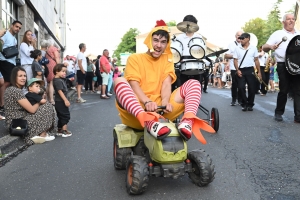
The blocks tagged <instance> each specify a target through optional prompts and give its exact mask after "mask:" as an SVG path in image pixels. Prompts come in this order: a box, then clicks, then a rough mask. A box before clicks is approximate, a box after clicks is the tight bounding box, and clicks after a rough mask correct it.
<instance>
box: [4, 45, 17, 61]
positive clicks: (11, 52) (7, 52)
mask: <svg viewBox="0 0 300 200" xmlns="http://www.w3.org/2000/svg"><path fill="white" fill-rule="evenodd" d="M2 55H3V56H4V57H5V58H12V57H15V56H17V55H19V50H18V48H17V47H16V46H11V47H7V48H5V49H3V50H2Z"/></svg>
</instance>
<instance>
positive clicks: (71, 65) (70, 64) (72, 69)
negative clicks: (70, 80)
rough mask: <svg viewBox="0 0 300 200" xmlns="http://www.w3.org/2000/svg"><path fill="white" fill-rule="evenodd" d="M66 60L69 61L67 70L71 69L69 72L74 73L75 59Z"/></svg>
mask: <svg viewBox="0 0 300 200" xmlns="http://www.w3.org/2000/svg"><path fill="white" fill-rule="evenodd" d="M64 62H66V63H68V67H67V70H68V71H69V72H73V73H74V71H75V70H74V65H73V64H74V62H73V60H65V61H64Z"/></svg>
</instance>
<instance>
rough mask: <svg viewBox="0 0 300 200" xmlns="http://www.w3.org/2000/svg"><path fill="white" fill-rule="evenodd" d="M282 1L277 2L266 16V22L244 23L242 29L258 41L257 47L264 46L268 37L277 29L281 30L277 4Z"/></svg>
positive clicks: (258, 19)
mask: <svg viewBox="0 0 300 200" xmlns="http://www.w3.org/2000/svg"><path fill="white" fill-rule="evenodd" d="M281 2H282V0H278V1H277V2H276V3H275V4H274V6H273V8H272V10H271V11H270V13H269V14H268V18H267V20H263V19H261V18H256V19H251V20H249V21H248V22H246V23H245V25H244V27H242V29H243V30H244V31H245V32H248V33H253V34H255V35H256V37H257V39H258V47H259V46H261V45H263V44H265V43H266V42H267V40H268V38H269V37H270V35H271V34H272V33H273V32H274V31H276V30H279V29H282V23H281V20H280V11H279V4H280V3H281Z"/></svg>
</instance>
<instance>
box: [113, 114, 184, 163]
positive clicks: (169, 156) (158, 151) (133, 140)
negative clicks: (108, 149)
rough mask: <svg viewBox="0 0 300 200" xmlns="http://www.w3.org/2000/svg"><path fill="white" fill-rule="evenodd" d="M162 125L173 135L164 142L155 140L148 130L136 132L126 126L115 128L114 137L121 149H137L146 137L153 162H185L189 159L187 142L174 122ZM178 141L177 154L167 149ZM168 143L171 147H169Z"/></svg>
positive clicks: (120, 125) (145, 142)
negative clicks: (139, 142) (141, 140)
mask: <svg viewBox="0 0 300 200" xmlns="http://www.w3.org/2000/svg"><path fill="white" fill-rule="evenodd" d="M162 123H164V124H165V125H166V126H168V128H170V129H171V133H170V134H169V135H168V137H167V138H165V139H164V140H163V141H162V140H158V139H156V138H154V137H153V136H152V135H150V134H149V133H148V132H147V130H146V129H144V131H136V130H133V129H132V128H130V127H128V126H126V125H124V124H118V125H116V126H115V128H114V129H115V133H116V135H115V136H114V137H115V138H117V139H118V145H119V148H125V147H135V146H136V145H137V143H138V141H139V140H140V139H141V138H142V137H143V136H144V144H145V146H146V147H147V149H148V150H149V155H150V157H151V159H152V160H153V161H155V162H157V163H161V164H172V163H179V162H184V161H185V160H186V159H187V153H188V151H187V143H186V141H185V140H184V139H182V138H181V136H180V135H179V133H178V130H177V128H176V126H175V124H174V123H173V122H170V121H168V120H167V121H165V122H162ZM178 140H180V142H179V143H180V144H181V145H180V148H179V149H178V148H177V149H176V152H175V153H174V149H173V151H168V148H167V147H168V146H174V145H172V144H174V143H176V142H178ZM163 142H164V144H163ZM168 143H170V144H171V145H168Z"/></svg>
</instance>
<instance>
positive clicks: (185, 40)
mask: <svg viewBox="0 0 300 200" xmlns="http://www.w3.org/2000/svg"><path fill="white" fill-rule="evenodd" d="M195 37H199V38H202V36H201V35H199V34H198V33H194V35H193V36H192V37H189V36H187V35H186V34H185V33H182V34H180V35H178V36H176V40H179V41H180V42H181V43H182V46H183V53H182V55H183V56H191V54H190V47H188V45H189V42H190V40H191V39H192V38H195Z"/></svg>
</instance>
